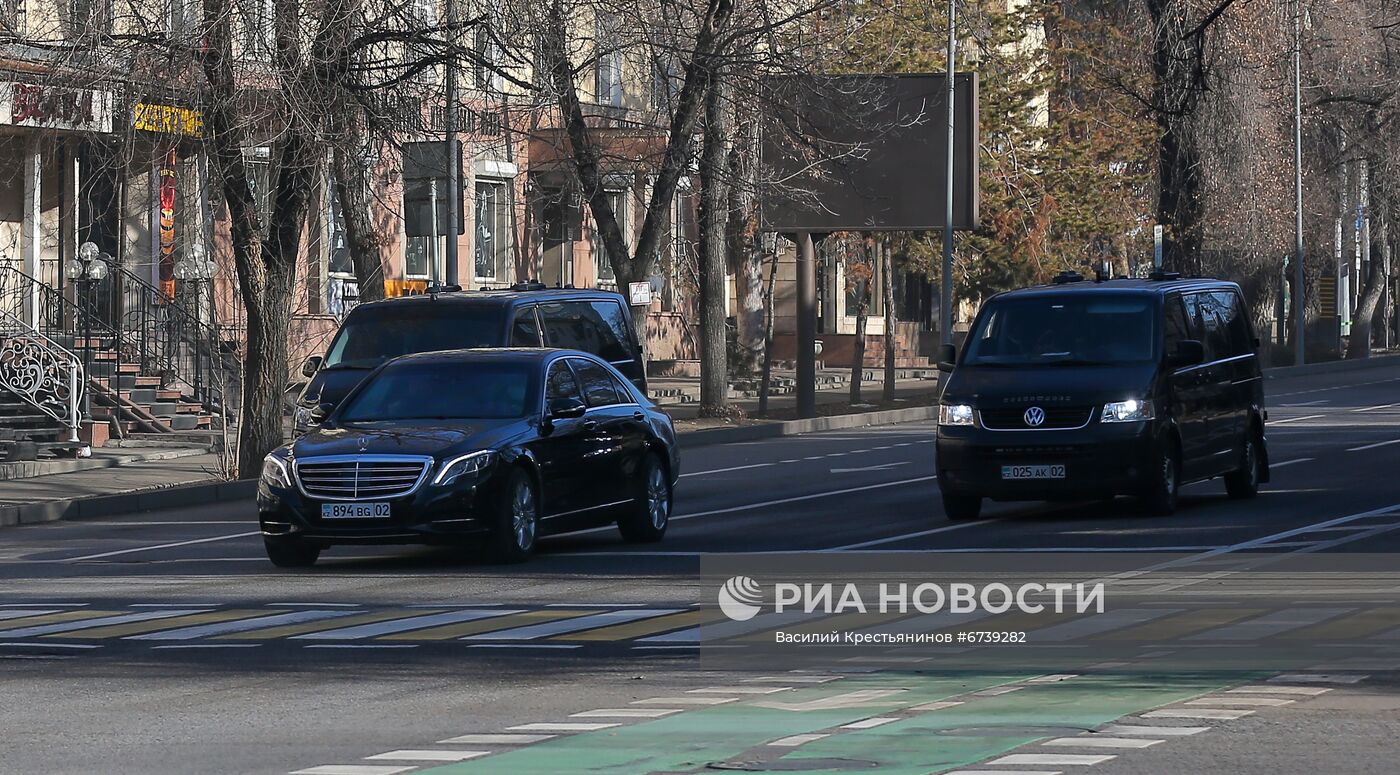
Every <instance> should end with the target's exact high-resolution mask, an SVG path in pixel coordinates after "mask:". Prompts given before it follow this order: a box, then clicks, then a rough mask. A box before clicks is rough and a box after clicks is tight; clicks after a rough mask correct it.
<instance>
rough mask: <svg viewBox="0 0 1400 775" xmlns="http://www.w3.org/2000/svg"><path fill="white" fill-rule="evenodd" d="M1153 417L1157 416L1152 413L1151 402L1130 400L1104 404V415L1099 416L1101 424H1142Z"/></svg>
mask: <svg viewBox="0 0 1400 775" xmlns="http://www.w3.org/2000/svg"><path fill="white" fill-rule="evenodd" d="M1153 417H1156V415H1155V414H1153V412H1152V402H1151V401H1138V400H1136V399H1129V400H1127V401H1113V402H1112V403H1107V404H1104V405H1103V413H1102V414H1101V415H1100V416H1099V420H1100V422H1140V421H1142V420H1151V419H1152V418H1153Z"/></svg>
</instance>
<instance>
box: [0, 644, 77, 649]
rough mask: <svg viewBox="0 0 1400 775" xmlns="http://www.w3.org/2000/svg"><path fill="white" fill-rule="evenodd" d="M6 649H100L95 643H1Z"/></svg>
mask: <svg viewBox="0 0 1400 775" xmlns="http://www.w3.org/2000/svg"><path fill="white" fill-rule="evenodd" d="M0 646H6V647H24V648H45V649H100V648H102V647H101V646H99V645H97V644H95V643H0Z"/></svg>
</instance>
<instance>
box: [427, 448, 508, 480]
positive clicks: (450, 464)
mask: <svg viewBox="0 0 1400 775" xmlns="http://www.w3.org/2000/svg"><path fill="white" fill-rule="evenodd" d="M494 456H495V453H494V452H492V451H490V450H485V451H482V452H473V453H471V454H470V455H462V456H460V457H454V458H452V459H451V460H449V461H447V462H446V463H443V464H442V469H441V470H439V471H438V475H437V476H436V477H435V478H434V479H433V484H435V485H443V484H452V483H453V482H454V481H456V480H457V479H458V478H460V477H463V476H466V475H467V474H474V473H477V472H478V471H481V470H483V469H485V468H486V467H487V466H489V465H491V460H492V458H493V457H494Z"/></svg>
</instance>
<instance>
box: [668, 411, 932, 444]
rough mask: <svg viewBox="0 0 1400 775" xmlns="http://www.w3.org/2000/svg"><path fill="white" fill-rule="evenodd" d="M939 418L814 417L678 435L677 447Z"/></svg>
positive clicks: (904, 414)
mask: <svg viewBox="0 0 1400 775" xmlns="http://www.w3.org/2000/svg"><path fill="white" fill-rule="evenodd" d="M936 417H938V407H936V406H911V407H909V408H908V409H886V410H884V411H880V412H864V413H861V414H838V415H832V416H830V417H813V418H810V419H807V420H786V421H783V422H775V423H767V424H764V425H744V426H740V427H737V428H714V429H709V430H702V431H689V432H687V433H678V434H676V436H677V443H678V444H679V446H680V448H681V449H693V448H695V447H704V446H708V445H711V444H732V443H734V442H736V441H757V440H760V439H773V438H778V437H781V436H796V435H798V434H802V433H813V432H816V431H836V430H844V429H846V428H863V427H865V426H868V425H893V424H895V423H902V422H916V421H919V420H932V419H934V418H936Z"/></svg>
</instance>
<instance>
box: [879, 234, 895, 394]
mask: <svg viewBox="0 0 1400 775" xmlns="http://www.w3.org/2000/svg"><path fill="white" fill-rule="evenodd" d="M880 273H881V274H882V275H884V278H885V279H884V282H885V285H884V288H885V294H884V296H885V390H884V399H885V400H886V401H893V400H894V345H895V319H894V250H893V246H891V245H890V239H889V237H888V236H885V237H882V238H881V239H880Z"/></svg>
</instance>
